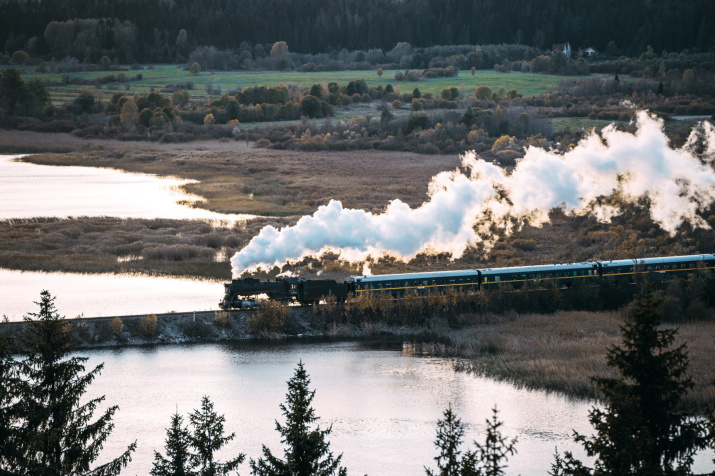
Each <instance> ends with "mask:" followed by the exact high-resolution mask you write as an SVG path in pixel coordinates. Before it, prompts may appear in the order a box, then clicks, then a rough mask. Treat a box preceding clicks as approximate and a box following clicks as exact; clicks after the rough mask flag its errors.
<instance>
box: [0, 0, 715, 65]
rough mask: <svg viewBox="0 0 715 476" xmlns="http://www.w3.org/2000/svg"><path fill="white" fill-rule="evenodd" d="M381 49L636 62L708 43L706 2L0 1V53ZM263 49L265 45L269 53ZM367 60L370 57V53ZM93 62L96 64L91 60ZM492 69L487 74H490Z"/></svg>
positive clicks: (714, 19)
mask: <svg viewBox="0 0 715 476" xmlns="http://www.w3.org/2000/svg"><path fill="white" fill-rule="evenodd" d="M276 41H285V42H287V44H288V46H289V47H290V50H291V51H292V52H297V53H312V54H315V53H319V52H322V53H329V52H331V51H332V52H338V51H340V50H341V49H347V50H351V51H357V50H361V51H364V52H365V54H366V56H367V55H369V54H370V53H372V54H373V55H375V54H378V55H379V54H381V52H377V51H374V50H383V51H388V50H390V49H392V48H393V47H394V46H395V45H396V44H397V43H399V42H408V43H410V44H411V45H413V46H415V47H418V48H425V47H429V46H434V45H459V44H462V45H466V44H471V45H475V44H501V43H508V44H523V45H529V46H533V47H536V48H539V49H551V47H552V45H553V44H556V43H565V42H570V43H571V46H572V48H573V49H574V50H576V49H578V48H583V49H585V48H587V47H593V48H595V49H596V50H598V51H599V52H604V53H606V54H610V55H614V56H618V55H627V56H633V55H636V54H640V53H641V52H643V51H645V50H646V48H647V46H648V45H650V46H652V48H653V50H654V51H656V52H657V53H660V52H662V51H663V50H667V51H681V50H684V49H689V50H691V52H695V51H701V52H702V51H707V50H708V49H710V48H712V47H713V46H714V45H715V2H712V1H711V0H680V1H671V0H625V1H624V0H602V1H597V2H593V1H591V2H587V1H583V0H576V1H573V0H502V1H495V0H461V1H460V0H410V1H399V0H342V1H339V2H335V1H331V2H328V1H325V0H63V1H59V0H27V1H25V0H0V45H1V47H2V49H3V51H4V52H5V54H6V55H11V54H12V53H13V52H15V51H18V50H25V51H27V52H28V53H29V54H30V55H31V56H32V57H36V58H46V59H50V58H52V57H55V58H56V59H57V60H60V59H62V58H64V57H65V56H72V57H75V58H77V59H78V60H80V61H83V60H88V61H91V62H95V61H97V60H98V59H99V58H100V57H102V56H108V57H109V58H112V59H115V58H116V59H117V61H118V62H121V63H124V64H128V63H132V62H135V61H136V62H182V61H184V60H186V59H188V56H189V53H190V52H191V51H193V50H194V49H195V48H197V47H199V46H214V47H216V48H219V49H233V50H236V51H238V50H241V51H242V52H245V55H246V56H248V55H250V57H251V59H256V58H260V57H261V56H263V55H267V54H268V53H269V51H267V50H266V45H271V44H273V43H274V42H276ZM269 48H270V46H269ZM370 50H373V51H372V52H371V51H370ZM94 56H97V57H96V58H95V57H94ZM491 66H492V65H486V67H488V68H491Z"/></svg>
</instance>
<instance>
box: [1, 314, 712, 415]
mask: <svg viewBox="0 0 715 476" xmlns="http://www.w3.org/2000/svg"><path fill="white" fill-rule="evenodd" d="M253 312H255V311H230V312H224V311H203V312H196V313H195V315H196V317H195V318H194V313H193V312H188V313H167V314H159V315H157V316H156V322H157V328H156V333H155V334H153V336H151V337H149V336H147V335H146V334H145V333H144V332H143V331H142V328H141V325H140V321H141V320H142V318H145V317H146V316H142V315H132V316H122V317H119V316H117V317H119V319H121V320H122V324H123V330H122V332H121V333H119V334H116V333H114V332H113V331H112V321H113V320H114V319H115V317H100V318H83V319H66V321H67V322H68V323H69V324H70V325H72V326H73V327H74V335H75V341H76V343H77V347H76V348H75V351H80V352H81V351H82V350H94V349H121V348H123V347H144V346H164V345H183V344H206V343H225V344H230V343H231V342H235V343H238V342H244V343H246V342H253V343H257V344H258V343H260V342H264V343H281V342H295V341H301V342H304V343H306V344H309V343H312V342H316V341H319V342H323V341H392V342H398V341H399V342H401V343H402V344H403V346H405V345H406V346H407V347H406V348H407V349H408V351H409V352H410V353H412V354H413V355H419V356H432V357H445V358H455V359H459V363H458V365H457V366H456V369H457V370H460V371H466V372H471V373H474V374H475V375H480V376H485V377H489V378H493V379H496V380H498V381H504V382H508V383H510V384H512V385H515V386H517V387H522V388H527V389H530V390H537V391H546V392H555V393H559V394H561V395H564V396H567V397H569V398H577V399H597V398H598V396H599V395H598V392H597V390H596V388H595V386H594V384H593V381H592V377H595V376H598V377H615V376H616V373H615V372H614V370H613V369H612V368H610V367H608V365H607V363H606V352H607V349H608V348H609V347H610V346H613V345H618V344H619V343H620V340H621V334H620V328H619V327H620V325H621V324H622V321H621V318H620V316H619V314H618V313H617V312H572V311H571V312H570V311H557V312H555V313H553V314H516V313H507V314H504V315H493V314H467V315H464V316H463V317H464V320H465V323H464V324H463V325H462V326H460V327H457V328H455V327H450V326H449V325H448V323H447V321H446V319H441V318H440V317H439V316H435V317H434V318H433V319H431V320H429V321H428V322H427V323H426V324H424V325H421V326H416V325H412V326H410V325H402V326H400V325H392V326H391V325H387V324H385V323H383V322H359V323H358V322H356V323H353V324H338V325H331V326H329V327H328V328H326V329H325V330H323V331H321V330H317V329H315V328H313V327H312V326H311V324H310V318H311V313H312V312H313V310H312V308H304V307H295V308H292V309H291V314H290V316H289V319H290V320H291V326H290V329H291V330H290V332H284V333H271V334H254V333H250V332H249V329H248V327H247V320H248V318H249V317H250V316H251V315H252V314H253ZM26 325H27V323H26V322H24V321H23V322H14V323H0V334H2V335H5V336H9V337H17V336H19V334H20V332H21V330H22V329H23V328H24V327H25V326H26ZM664 327H668V328H673V327H677V328H678V329H679V332H678V336H677V339H676V342H675V345H680V344H684V343H687V345H688V352H689V359H690V360H689V361H690V365H689V374H690V375H691V376H692V378H693V382H694V383H695V388H694V390H693V391H692V392H690V393H688V394H687V395H686V397H685V398H684V400H683V402H682V406H683V408H685V409H689V410H692V411H696V412H702V411H704V409H705V408H706V406H708V405H709V406H713V405H715V362H713V359H712V355H711V354H712V340H713V336H714V335H715V322H711V321H690V322H683V323H679V324H678V325H677V326H675V325H674V324H665V325H664Z"/></svg>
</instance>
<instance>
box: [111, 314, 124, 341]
mask: <svg viewBox="0 0 715 476" xmlns="http://www.w3.org/2000/svg"><path fill="white" fill-rule="evenodd" d="M111 326H112V332H113V333H114V335H115V336H116V337H119V336H120V335H121V334H122V331H124V323H123V322H122V320H121V319H120V318H119V317H115V318H114V319H112V324H111Z"/></svg>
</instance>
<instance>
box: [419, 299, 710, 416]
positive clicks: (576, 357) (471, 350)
mask: <svg viewBox="0 0 715 476" xmlns="http://www.w3.org/2000/svg"><path fill="white" fill-rule="evenodd" d="M482 319H483V322H482V323H479V324H476V325H474V326H471V327H469V328H466V329H461V330H454V329H449V328H446V327H445V328H443V329H442V330H441V331H440V332H438V333H437V336H438V338H437V339H435V340H434V341H432V342H423V343H416V344H414V345H412V346H411V347H410V349H411V351H412V352H415V353H418V354H423V355H424V354H428V355H451V356H458V357H463V358H466V359H468V360H467V361H462V362H461V364H460V365H459V367H460V368H461V369H462V370H465V371H468V372H472V373H475V374H477V375H484V376H487V377H491V378H496V379H498V380H503V381H506V382H510V383H512V384H514V385H516V386H517V387H523V388H528V389H538V390H546V391H553V392H559V393H562V394H564V395H568V396H572V397H578V398H586V399H596V398H598V396H599V395H598V390H597V388H596V386H595V385H594V383H593V381H592V377H610V378H613V377H618V374H617V372H616V371H615V370H614V369H613V368H611V367H609V366H608V365H607V362H606V354H607V349H608V348H610V347H611V346H614V345H619V344H620V343H621V332H620V326H621V325H622V324H623V319H622V317H621V313H619V312H583V311H559V312H556V313H553V314H520V315H517V314H513V313H512V314H506V315H501V316H500V315H486V316H482ZM669 326H670V325H669ZM678 329H679V331H678V338H677V341H676V344H675V345H679V344H680V343H686V344H687V350H688V355H689V359H690V365H689V373H690V375H691V376H692V378H693V381H694V383H695V387H694V389H693V391H692V392H690V393H688V394H687V395H686V397H685V398H684V399H683V401H682V406H683V407H684V408H689V409H694V410H697V411H703V410H704V408H705V407H706V406H707V405H711V406H712V405H713V404H715V361H713V358H712V342H714V339H715V321H712V320H711V321H707V322H689V323H686V324H683V325H681V326H680V327H679V328H678Z"/></svg>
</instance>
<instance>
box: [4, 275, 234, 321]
mask: <svg viewBox="0 0 715 476" xmlns="http://www.w3.org/2000/svg"><path fill="white" fill-rule="evenodd" d="M43 289H47V290H48V291H50V293H51V294H52V295H53V296H57V299H56V301H55V305H56V307H57V309H58V311H59V312H60V315H63V316H65V317H69V318H72V317H75V316H77V315H80V314H83V315H84V316H85V317H101V316H124V315H130V314H148V313H162V312H171V311H207V310H210V309H217V304H218V302H219V301H220V300H221V298H222V297H223V292H224V290H223V283H222V282H219V281H204V280H197V279H180V278H157V277H149V276H129V275H123V274H76V273H42V272H35V271H16V270H9V269H1V268H0V316H2V315H6V316H8V318H10V320H12V321H20V320H22V317H23V316H24V315H25V314H27V313H28V312H37V310H38V306H37V305H36V304H34V302H35V301H39V298H40V292H41V291H42V290H43Z"/></svg>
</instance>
